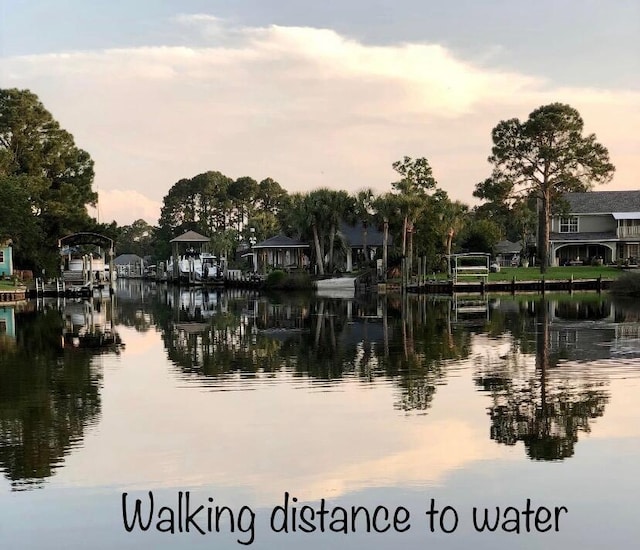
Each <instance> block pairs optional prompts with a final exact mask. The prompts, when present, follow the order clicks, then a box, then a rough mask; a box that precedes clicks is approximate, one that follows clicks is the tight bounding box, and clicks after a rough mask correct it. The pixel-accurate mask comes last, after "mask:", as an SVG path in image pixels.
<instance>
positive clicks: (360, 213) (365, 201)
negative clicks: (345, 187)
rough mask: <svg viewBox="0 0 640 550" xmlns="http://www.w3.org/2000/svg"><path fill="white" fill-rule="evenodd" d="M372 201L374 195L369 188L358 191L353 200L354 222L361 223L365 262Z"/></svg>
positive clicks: (367, 259)
mask: <svg viewBox="0 0 640 550" xmlns="http://www.w3.org/2000/svg"><path fill="white" fill-rule="evenodd" d="M374 201H375V196H374V193H373V190H372V189H371V188H367V189H361V190H360V191H358V192H357V193H356V196H355V200H354V209H353V215H354V218H355V221H356V222H359V223H362V254H363V256H364V258H365V261H366V262H367V263H369V254H368V251H367V230H368V228H369V223H370V222H371V220H372V218H373V214H374V212H375V209H374Z"/></svg>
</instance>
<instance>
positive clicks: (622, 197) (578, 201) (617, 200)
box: [549, 191, 640, 265]
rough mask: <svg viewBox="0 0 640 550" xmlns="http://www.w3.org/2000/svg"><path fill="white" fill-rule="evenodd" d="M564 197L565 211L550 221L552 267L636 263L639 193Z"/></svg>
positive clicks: (639, 239) (639, 247) (639, 240)
mask: <svg viewBox="0 0 640 550" xmlns="http://www.w3.org/2000/svg"><path fill="white" fill-rule="evenodd" d="M563 198H564V201H565V208H563V212H562V213H561V214H558V215H556V216H554V217H553V218H552V220H551V231H550V235H549V244H550V246H549V255H550V258H549V261H550V265H568V264H574V265H575V264H589V263H594V262H598V261H600V260H602V262H603V263H615V262H617V261H623V262H628V263H633V264H637V262H638V258H639V257H640V191H592V192H588V193H567V194H565V195H564V197H563Z"/></svg>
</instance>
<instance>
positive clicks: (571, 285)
mask: <svg viewBox="0 0 640 550" xmlns="http://www.w3.org/2000/svg"><path fill="white" fill-rule="evenodd" d="M572 292H573V273H572V274H571V277H569V293H572Z"/></svg>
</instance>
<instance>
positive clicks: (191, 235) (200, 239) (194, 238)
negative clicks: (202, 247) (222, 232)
mask: <svg viewBox="0 0 640 550" xmlns="http://www.w3.org/2000/svg"><path fill="white" fill-rule="evenodd" d="M170 242H172V243H208V242H209V237H205V236H204V235H200V233H196V232H195V231H187V232H185V233H183V234H182V235H179V236H178V237H176V238H175V239H171V241H170Z"/></svg>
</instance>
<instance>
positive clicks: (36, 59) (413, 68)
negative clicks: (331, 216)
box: [0, 14, 640, 223]
mask: <svg viewBox="0 0 640 550" xmlns="http://www.w3.org/2000/svg"><path fill="white" fill-rule="evenodd" d="M175 24H176V25H177V26H178V28H181V29H185V28H187V29H189V30H190V31H193V35H194V37H195V38H194V40H199V41H200V42H199V45H198V46H190V47H185V46H180V47H178V46H166V47H141V48H130V49H109V50H100V51H87V52H75V53H65V54H47V55H36V56H23V57H14V58H7V59H4V60H0V75H2V77H1V78H2V85H3V86H11V87H21V88H30V89H32V90H33V91H34V92H35V93H37V94H38V95H39V96H40V98H41V100H42V101H43V102H44V104H45V106H47V108H48V109H49V110H50V111H51V112H52V113H53V114H54V116H55V117H56V118H57V119H58V120H59V121H60V122H61V124H62V125H63V126H64V127H65V128H66V129H68V130H69V131H71V132H72V133H73V134H74V136H75V137H76V142H77V143H78V145H79V146H81V147H83V148H84V149H86V150H87V151H89V153H90V154H91V155H92V157H93V158H94V159H95V160H96V183H97V185H98V187H99V188H100V189H101V190H104V191H110V192H116V191H117V192H124V191H125V190H128V191H133V190H135V192H137V193H139V194H140V196H145V197H148V198H147V199H146V202H145V201H144V200H142V199H140V197H138V199H139V200H136V201H135V202H134V201H131V202H129V203H127V204H128V206H127V208H129V207H133V206H135V208H138V209H139V206H140V205H138V204H136V203H137V202H140V203H141V205H144V208H147V207H148V210H146V212H147V214H146V215H148V216H149V218H148V219H147V221H149V222H151V223H155V222H156V221H157V217H158V215H159V204H160V201H161V200H162V197H163V196H164V195H165V194H166V192H167V191H168V190H169V188H170V187H171V185H172V184H173V183H175V182H176V181H178V180H179V179H181V178H184V177H192V176H194V175H196V174H198V173H200V172H204V171H206V170H219V171H221V172H223V173H226V174H227V175H229V176H231V177H239V176H243V175H250V176H252V177H254V178H256V179H262V178H265V177H273V178H274V179H276V180H278V181H279V182H280V183H281V184H282V185H283V186H284V187H285V188H286V189H288V190H289V191H299V190H309V189H312V188H315V187H319V186H328V187H333V188H344V189H347V190H356V189H359V188H362V187H365V186H367V187H368V186H370V187H373V188H374V189H377V190H378V191H385V190H387V189H389V182H391V181H393V179H394V178H395V174H394V172H393V171H392V170H391V164H392V162H393V161H395V160H397V159H398V158H401V157H402V156H404V155H409V156H414V157H416V156H426V157H427V158H428V159H429V161H430V163H431V165H432V167H433V169H434V174H435V176H436V178H437V179H438V181H439V183H440V186H441V187H443V188H444V189H446V190H447V191H448V192H449V194H450V195H451V196H452V197H453V198H456V199H460V200H463V201H466V202H470V201H471V200H472V197H471V193H472V190H473V187H474V185H475V183H477V182H478V181H480V180H482V179H484V177H486V175H487V174H488V172H489V166H488V164H487V163H486V157H487V155H488V154H489V151H490V146H491V144H490V132H491V129H492V128H493V126H495V124H496V123H497V122H498V121H499V120H501V119H506V118H511V117H514V116H518V117H521V118H524V117H526V116H527V114H528V113H529V112H531V111H532V110H533V109H534V108H536V107H538V106H539V105H541V104H544V103H548V102H553V101H561V102H566V103H570V104H572V105H573V106H574V107H576V108H577V109H578V110H579V111H580V112H581V114H582V115H583V118H584V119H585V122H586V128H587V130H588V131H590V132H591V131H592V132H595V133H596V134H597V135H598V138H599V140H600V141H601V142H602V143H604V144H605V145H606V146H607V147H608V148H609V150H610V153H611V156H612V160H613V162H614V164H616V166H617V168H618V171H617V174H616V179H615V181H614V184H613V185H611V186H610V188H613V187H614V186H615V188H633V187H637V178H636V173H637V171H638V168H640V161H638V159H637V154H636V152H637V151H638V150H639V149H640V138H639V137H638V136H637V133H636V132H635V128H637V127H638V126H639V125H640V109H638V106H639V105H640V93H639V92H637V91H633V90H609V89H606V88H605V87H603V88H602V89H585V88H566V87H562V88H561V87H558V86H555V85H554V84H553V82H550V81H546V80H544V79H541V78H538V77H534V76H532V75H528V74H526V73H525V72H524V71H523V72H520V73H516V72H513V71H505V70H502V69H501V68H500V67H491V66H490V65H489V64H490V57H491V56H490V55H489V54H490V52H488V54H487V55H489V57H488V58H486V59H485V61H484V62H483V63H482V65H478V64H477V63H474V62H471V61H468V60H464V59H460V58H459V57H456V56H455V55H453V54H452V53H451V52H450V51H449V50H447V49H446V48H445V47H443V46H442V45H439V44H426V43H404V44H393V45H385V46H379V45H368V44H363V43H360V42H358V41H356V40H354V39H351V38H349V37H346V36H343V35H341V34H339V33H337V32H335V31H333V30H331V29H317V28H309V27H283V26H275V25H274V26H269V27H246V28H243V27H234V26H233V25H232V24H231V23H229V22H227V21H225V20H222V19H218V18H215V17H212V16H208V15H206V16H205V15H200V14H194V15H183V16H181V17H180V18H179V19H178V20H177V21H176V22H175ZM476 57H477V58H482V54H481V52H479V53H478V56H476ZM605 84H606V83H605ZM104 191H103V192H104ZM105 197H107V196H106V195H105ZM106 200H107V201H108V200H109V199H108V197H107V198H106ZM153 204H155V212H154V213H152V212H151V207H152V205H153ZM125 210H126V208H125V207H119V208H118V209H114V210H110V211H113V215H114V216H115V217H116V219H117V220H118V221H119V222H121V223H124V222H123V221H122V220H124V216H125V214H124V211H125ZM105 215H106V211H105ZM110 215H111V214H110ZM131 215H134V214H131ZM105 219H106V218H105Z"/></svg>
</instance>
